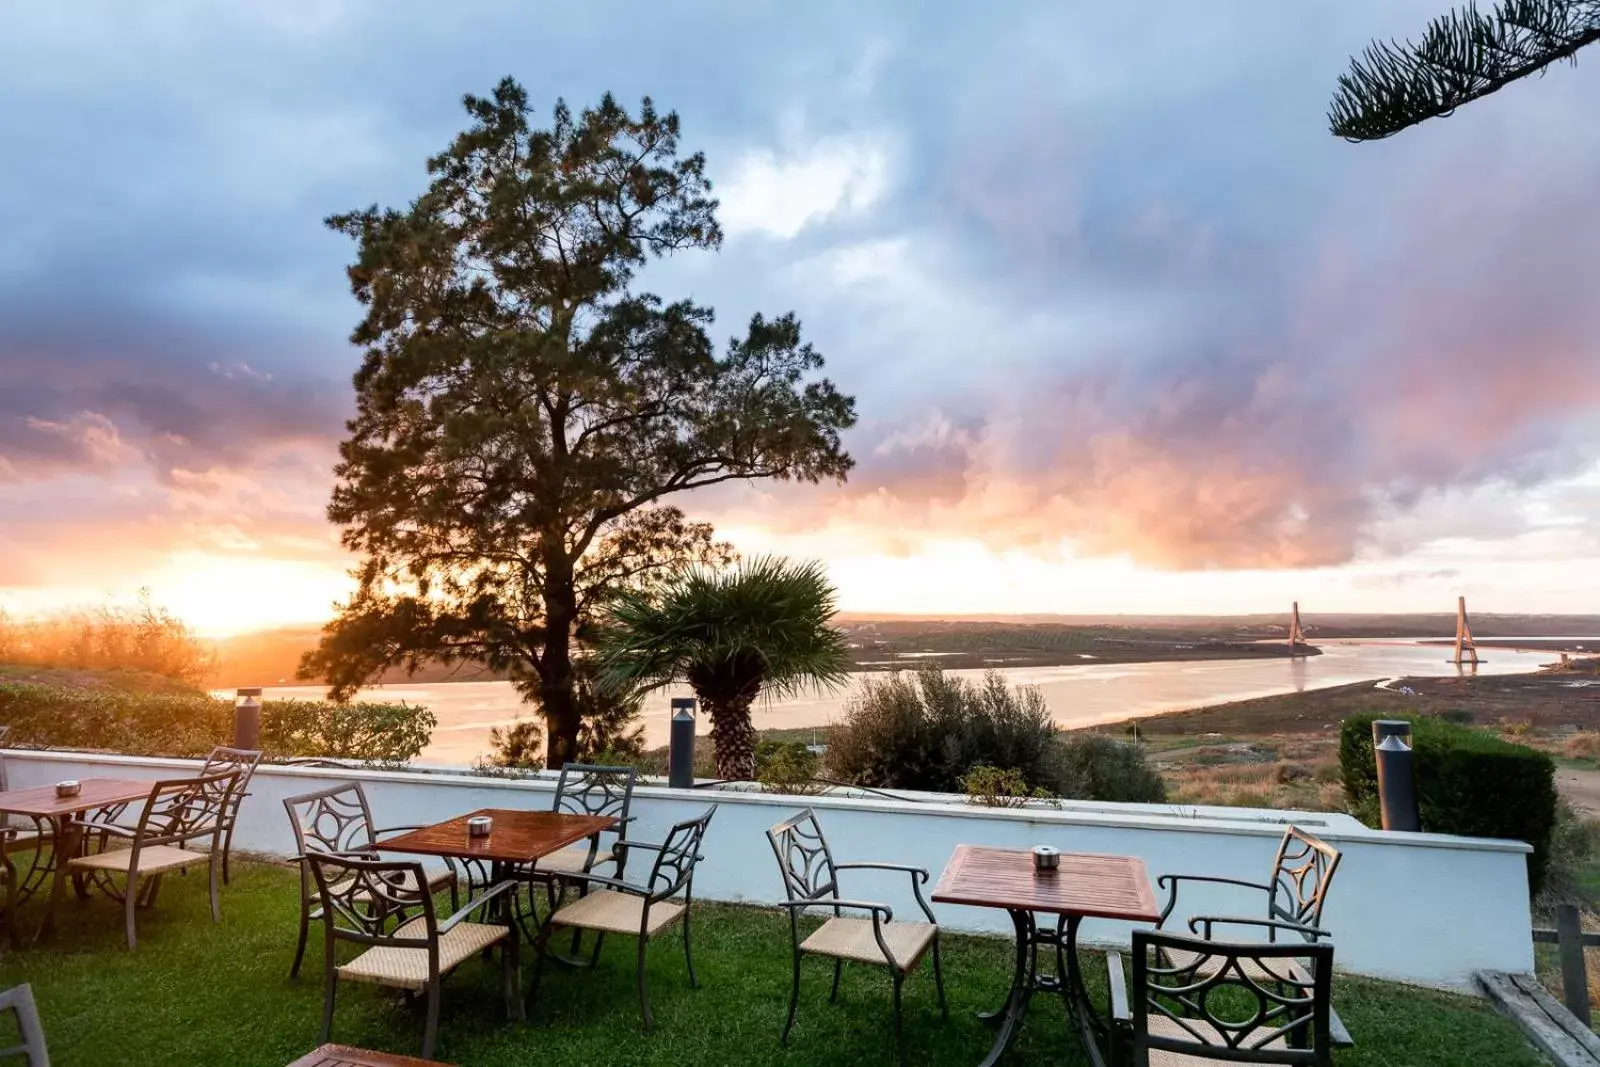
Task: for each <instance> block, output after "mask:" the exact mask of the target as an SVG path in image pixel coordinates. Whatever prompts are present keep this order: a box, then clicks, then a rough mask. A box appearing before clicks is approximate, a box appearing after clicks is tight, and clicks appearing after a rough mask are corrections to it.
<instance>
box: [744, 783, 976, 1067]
mask: <svg viewBox="0 0 1600 1067" xmlns="http://www.w3.org/2000/svg"><path fill="white" fill-rule="evenodd" d="M767 841H768V843H769V844H771V845H772V852H773V855H774V856H776V857H777V859H778V870H779V872H780V873H781V874H782V875H783V890H784V893H785V895H786V896H787V897H788V899H787V900H786V901H785V902H784V906H785V907H786V908H788V910H789V933H790V937H791V940H792V941H793V945H794V970H793V981H792V982H791V985H790V989H789V1018H788V1021H787V1022H785V1023H784V1024H783V1037H782V1039H781V1040H782V1042H783V1043H784V1044H787V1043H788V1041H789V1031H790V1029H791V1028H793V1026H794V1017H795V1012H796V1010H797V1009H798V1007H799V1004H800V959H801V957H802V956H805V955H807V954H811V955H816V956H825V957H829V958H831V959H832V960H833V990H832V992H830V993H829V994H828V1000H829V1002H830V1003H831V1002H833V1001H834V1000H836V999H838V996H839V976H840V974H841V972H842V971H843V969H844V963H845V961H846V960H852V961H855V962H859V963H870V964H874V965H876V966H880V967H887V968H888V969H889V976H890V978H891V979H892V981H893V982H894V1037H895V1046H896V1048H897V1049H898V1051H899V1056H900V1060H901V1062H902V1063H903V1062H905V1042H904V1040H903V1036H902V1033H901V1014H902V1011H901V1003H900V1001H901V995H900V990H901V986H903V985H904V984H905V979H906V975H908V974H909V973H911V971H913V970H914V969H915V968H916V966H917V964H918V963H920V962H921V961H922V958H923V956H925V955H927V954H928V951H929V949H930V948H931V949H932V952H933V981H934V985H935V986H936V987H937V989H938V991H939V1012H940V1014H941V1015H942V1016H943V1017H944V1018H946V1019H948V1018H949V1017H950V1008H949V1005H948V1004H947V1003H946V1001H945V995H944V969H943V967H942V966H941V964H940V960H939V925H938V922H937V921H936V920H935V919H934V916H933V909H932V908H930V907H929V906H928V902H927V900H926V899H924V898H923V895H922V886H923V885H924V884H926V882H927V881H928V872H927V871H926V870H924V869H923V868H921V867H908V866H905V865H903V864H898V863H835V862H834V859H833V852H832V850H831V849H829V848H828V842H827V839H826V838H825V837H823V836H822V825H821V824H820V823H819V822H818V821H817V816H816V812H814V811H812V810H811V809H810V808H807V809H805V810H804V811H802V812H800V814H798V815H796V816H794V817H793V818H792V819H786V820H784V821H783V822H781V823H779V824H778V825H776V826H774V827H773V828H772V829H770V830H768V831H767ZM848 870H881V871H901V872H904V873H906V874H909V875H910V876H911V891H912V893H914V894H915V895H916V898H917V904H918V905H919V906H920V907H921V908H922V913H923V915H925V916H927V919H928V921H927V922H895V921H894V912H893V910H892V909H890V907H889V906H888V905H887V904H877V903H873V902H871V901H864V900H856V899H851V900H846V899H844V898H843V897H841V896H840V895H839V877H838V872H839V871H848ZM810 908H828V909H832V911H833V917H832V918H831V919H828V920H827V921H826V922H824V923H823V924H822V925H821V926H820V927H818V928H817V929H816V930H814V931H812V933H811V934H810V936H808V937H806V938H805V940H803V941H802V940H801V938H800V914H801V913H802V912H804V911H806V910H808V909H810ZM846 910H850V911H860V912H866V913H867V916H868V917H867V918H863V919H856V918H845V917H844V912H845V911H846Z"/></svg>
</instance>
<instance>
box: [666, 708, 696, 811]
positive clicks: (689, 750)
mask: <svg viewBox="0 0 1600 1067" xmlns="http://www.w3.org/2000/svg"><path fill="white" fill-rule="evenodd" d="M669 741H670V748H669V749H668V753H667V784H668V785H669V786H671V787H672V788H674V789H693V788H694V697H673V698H672V734H671V737H670V739H669Z"/></svg>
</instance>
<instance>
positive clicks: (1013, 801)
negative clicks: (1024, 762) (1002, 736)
mask: <svg viewBox="0 0 1600 1067" xmlns="http://www.w3.org/2000/svg"><path fill="white" fill-rule="evenodd" d="M961 788H962V789H963V790H965V791H966V794H967V803H968V804H981V805H983V806H984V807H986V808H1020V807H1023V806H1025V805H1026V804H1027V803H1028V801H1030V800H1050V799H1052V797H1051V795H1050V792H1049V791H1048V790H1045V789H1040V788H1039V787H1038V786H1030V785H1028V780H1027V779H1026V778H1024V777H1023V776H1022V772H1020V771H1016V770H1013V769H1011V768H1009V767H989V766H986V765H983V764H980V765H978V766H976V767H974V768H972V770H970V771H968V772H967V773H966V774H965V775H963V776H962V779H961Z"/></svg>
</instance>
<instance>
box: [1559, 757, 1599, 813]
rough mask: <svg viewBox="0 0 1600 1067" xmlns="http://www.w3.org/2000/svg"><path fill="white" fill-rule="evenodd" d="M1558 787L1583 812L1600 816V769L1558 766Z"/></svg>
mask: <svg viewBox="0 0 1600 1067" xmlns="http://www.w3.org/2000/svg"><path fill="white" fill-rule="evenodd" d="M1556 788H1557V789H1558V790H1560V791H1561V795H1562V796H1564V797H1566V798H1567V801H1568V802H1569V803H1571V804H1572V806H1573V807H1574V808H1577V809H1578V810H1579V811H1581V812H1582V813H1583V814H1585V815H1587V816H1589V817H1590V818H1597V817H1600V771H1585V770H1576V769H1573V768H1570V767H1557V768H1556Z"/></svg>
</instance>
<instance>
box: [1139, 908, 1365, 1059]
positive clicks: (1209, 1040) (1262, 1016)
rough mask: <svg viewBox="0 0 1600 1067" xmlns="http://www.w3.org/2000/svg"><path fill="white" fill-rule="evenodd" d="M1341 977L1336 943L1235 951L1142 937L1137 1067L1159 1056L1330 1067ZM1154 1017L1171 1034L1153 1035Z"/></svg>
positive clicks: (1168, 937)
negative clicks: (1334, 996)
mask: <svg viewBox="0 0 1600 1067" xmlns="http://www.w3.org/2000/svg"><path fill="white" fill-rule="evenodd" d="M1172 960H1183V961H1184V962H1183V963H1182V964H1181V965H1169V963H1168V961H1172ZM1297 963H1298V964H1299V965H1298V966H1296V964H1297ZM1332 974H1333V946H1332V945H1330V944H1308V943H1302V942H1290V943H1279V944H1270V943H1266V942H1251V943H1244V944H1230V943H1227V942H1222V941H1207V940H1205V939H1204V938H1198V937H1183V936H1180V935H1177V934H1169V933H1164V932H1162V931H1159V930H1154V931H1149V930H1135V931H1134V933H1133V1042H1134V1054H1133V1063H1134V1067H1149V1065H1150V1063H1151V1054H1152V1053H1153V1052H1154V1053H1160V1052H1169V1053H1177V1054H1179V1055H1184V1056H1194V1057H1198V1058H1201V1059H1213V1060H1226V1061H1229V1062H1233V1063H1268V1064H1294V1065H1303V1067H1328V1065H1329V1064H1330V1063H1331V1062H1332V1059H1331V1047H1332V1038H1331V1036H1330V1034H1329V1011H1330V1003H1331V1001H1330V997H1331V992H1330V991H1331V981H1332ZM1155 1018H1159V1019H1162V1020H1165V1022H1166V1023H1167V1026H1166V1028H1164V1029H1165V1030H1166V1031H1167V1032H1163V1033H1159V1034H1153V1033H1151V1032H1150V1020H1151V1019H1155ZM1173 1027H1176V1029H1177V1030H1178V1033H1177V1034H1172V1033H1171V1032H1170V1031H1171V1029H1172V1028H1173ZM1280 1038H1282V1039H1284V1040H1283V1041H1281V1042H1279V1039H1280ZM1269 1046H1272V1047H1269ZM1157 1062H1159V1058H1158V1060H1157Z"/></svg>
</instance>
